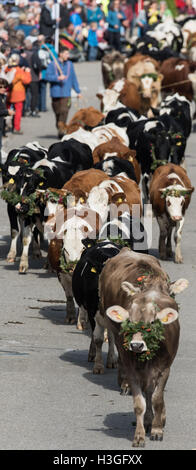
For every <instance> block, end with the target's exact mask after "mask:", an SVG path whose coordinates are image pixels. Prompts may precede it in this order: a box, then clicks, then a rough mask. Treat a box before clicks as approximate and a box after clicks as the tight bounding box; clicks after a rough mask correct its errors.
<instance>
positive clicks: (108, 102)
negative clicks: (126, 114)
mask: <svg viewBox="0 0 196 470" xmlns="http://www.w3.org/2000/svg"><path fill="white" fill-rule="evenodd" d="M119 94H120V93H119V92H118V91H115V90H110V89H109V90H105V91H104V95H103V113H105V114H106V113H108V112H109V111H111V109H113V107H114V106H115V105H116V103H117V101H118V98H119Z"/></svg>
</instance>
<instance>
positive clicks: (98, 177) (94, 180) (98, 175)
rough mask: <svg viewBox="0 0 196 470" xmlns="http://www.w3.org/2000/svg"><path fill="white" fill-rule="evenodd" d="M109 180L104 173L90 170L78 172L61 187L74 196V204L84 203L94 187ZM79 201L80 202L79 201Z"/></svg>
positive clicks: (93, 169)
mask: <svg viewBox="0 0 196 470" xmlns="http://www.w3.org/2000/svg"><path fill="white" fill-rule="evenodd" d="M107 179H109V176H108V175H106V173H104V171H101V170H96V169H95V168H90V169H89V170H84V171H78V172H77V173H75V175H73V176H72V177H71V178H70V180H69V181H67V183H65V185H64V186H63V190H66V191H68V192H71V193H72V194H73V196H75V199H76V203H77V202H78V201H80V202H84V201H85V202H86V199H87V197H88V195H89V192H90V191H91V189H92V188H93V187H94V186H97V185H99V184H100V183H101V182H102V181H104V180H107ZM80 199H81V200H80Z"/></svg>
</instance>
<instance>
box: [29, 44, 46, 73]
mask: <svg viewBox="0 0 196 470" xmlns="http://www.w3.org/2000/svg"><path fill="white" fill-rule="evenodd" d="M31 66H32V68H33V70H34V72H35V73H37V74H38V73H39V72H41V70H43V68H45V67H43V65H42V62H41V60H40V58H39V55H38V51H37V50H35V51H34V52H33V54H32V57H31Z"/></svg>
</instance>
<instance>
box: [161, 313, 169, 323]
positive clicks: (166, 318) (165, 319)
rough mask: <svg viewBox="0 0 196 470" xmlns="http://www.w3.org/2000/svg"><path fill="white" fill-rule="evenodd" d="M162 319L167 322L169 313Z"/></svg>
mask: <svg viewBox="0 0 196 470" xmlns="http://www.w3.org/2000/svg"><path fill="white" fill-rule="evenodd" d="M161 321H163V322H164V323H166V322H167V321H168V315H166V317H164V318H161Z"/></svg>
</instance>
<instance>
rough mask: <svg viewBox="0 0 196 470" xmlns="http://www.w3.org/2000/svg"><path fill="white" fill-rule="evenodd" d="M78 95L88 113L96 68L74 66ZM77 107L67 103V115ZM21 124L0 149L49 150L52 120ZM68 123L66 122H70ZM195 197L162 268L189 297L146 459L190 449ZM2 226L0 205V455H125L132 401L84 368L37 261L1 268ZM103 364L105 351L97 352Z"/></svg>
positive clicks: (81, 343) (194, 430)
mask: <svg viewBox="0 0 196 470" xmlns="http://www.w3.org/2000/svg"><path fill="white" fill-rule="evenodd" d="M75 68H76V71H77V74H78V77H79V82H80V85H81V87H82V93H83V100H82V101H81V102H80V103H79V105H80V107H81V106H82V107H86V106H89V105H94V106H95V107H98V100H97V98H96V97H95V93H96V92H97V91H98V89H99V88H100V87H101V86H102V81H101V75H100V63H92V64H89V63H81V64H76V65H75ZM77 107H78V104H77V100H75V101H73V104H72V109H71V114H73V113H74V112H75V111H76V109H77ZM48 108H49V111H48V112H47V113H42V115H41V118H40V119H33V118H24V119H23V123H22V128H23V131H24V136H13V135H12V136H11V137H10V138H9V139H7V140H6V143H5V147H6V148H7V149H11V148H13V147H14V146H15V145H21V144H24V143H27V142H28V141H32V140H38V141H39V142H40V143H41V144H44V145H46V146H49V145H50V144H52V143H53V142H55V141H56V129H55V125H54V116H53V113H52V111H51V107H50V99H49V100H48ZM71 114H70V116H69V117H71ZM195 148H196V134H195V133H192V134H191V136H190V138H189V142H188V146H187V150H186V161H187V170H188V175H189V176H190V178H191V181H192V184H193V185H195V186H196V161H195ZM195 208H196V191H195V193H193V197H192V202H191V205H190V208H189V210H188V212H187V215H186V221H185V225H184V229H183V236H182V250H183V255H184V264H182V265H176V264H175V263H174V262H173V260H171V261H169V262H162V265H163V267H164V269H165V270H166V271H167V272H168V274H169V275H170V278H171V280H176V279H178V278H180V277H185V278H187V279H188V280H189V283H190V284H189V287H188V289H187V290H186V291H184V293H182V294H180V295H179V297H178V301H179V303H180V323H181V338H180V346H179V350H178V354H177V357H176V359H175V362H174V364H173V366H172V369H171V374H170V377H169V380H168V383H167V387H166V391H165V401H166V411H167V423H166V428H165V432H164V440H163V442H151V441H150V440H149V437H147V438H146V449H147V450H148V449H156V450H158V449H163V450H172V449H178V450H179V449H181V450H185V449H193V448H195V447H196V439H195V438H196V414H195V383H196V380H195V379H196V368H195V356H196V354H195V343H196V334H195V332H196V316H195V304H196V284H195V276H196V240H195V234H196V226H195V220H196V216H195ZM157 245H158V229H157V224H156V221H155V220H153V242H152V248H151V254H153V255H155V256H158V252H157ZM8 246H9V223H8V218H7V213H6V204H5V203H4V201H2V200H0V292H1V304H0V305H1V308H0V361H1V362H0V364H1V386H0V416H1V419H0V449H4V450H10V449H20V450H24V449H37V450H39V449H45V450H49V449H57V450H58V449H67V450H75V449H79V450H82V449H89V450H93V449H94V450H96V449H99V450H125V449H130V450H131V449H132V447H131V440H132V438H133V434H134V427H133V425H132V422H133V421H134V413H133V401H132V397H131V396H130V397H122V396H121V395H120V393H119V388H118V385H117V372H116V370H106V372H105V375H103V376H102V375H101V376H96V375H93V373H92V368H93V365H92V363H88V362H87V354H88V347H89V343H90V339H89V336H88V334H87V333H84V332H79V331H78V330H77V329H76V327H75V326H67V325H65V323H64V318H65V308H66V304H65V303H64V302H65V298H64V292H63V290H62V288H61V286H60V284H59V283H58V280H57V278H56V276H55V275H54V274H49V273H47V272H46V271H45V270H44V269H43V263H44V258H45V257H46V246H45V245H43V247H42V248H43V250H42V253H43V259H42V260H39V261H35V260H33V259H32V257H30V268H29V272H28V274H26V275H19V274H18V265H19V257H18V258H17V261H16V263H15V264H13V265H10V264H8V263H7V262H6V254H7V252H8ZM104 351H105V352H104V355H105V359H106V351H107V345H106V344H105V345H104Z"/></svg>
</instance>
